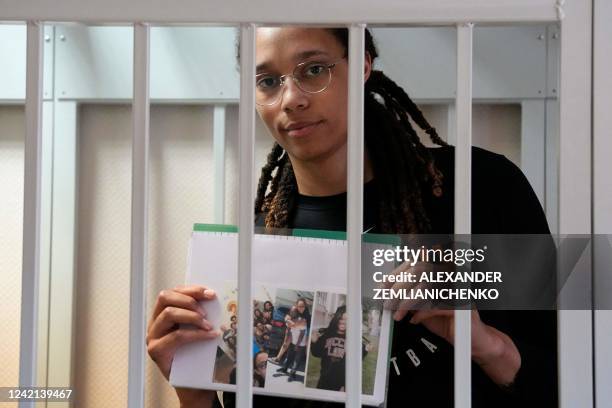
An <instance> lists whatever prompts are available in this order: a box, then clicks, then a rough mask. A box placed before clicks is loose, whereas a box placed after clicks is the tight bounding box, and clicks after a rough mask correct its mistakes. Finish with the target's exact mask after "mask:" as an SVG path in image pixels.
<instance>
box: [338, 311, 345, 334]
mask: <svg viewBox="0 0 612 408" xmlns="http://www.w3.org/2000/svg"><path fill="white" fill-rule="evenodd" d="M345 331H346V313H343V314H342V317H341V318H340V320H338V333H344V332H345Z"/></svg>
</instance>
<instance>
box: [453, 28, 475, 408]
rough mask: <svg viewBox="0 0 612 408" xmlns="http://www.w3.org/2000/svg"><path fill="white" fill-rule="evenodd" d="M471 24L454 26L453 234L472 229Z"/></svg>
mask: <svg viewBox="0 0 612 408" xmlns="http://www.w3.org/2000/svg"><path fill="white" fill-rule="evenodd" d="M473 36H474V25H473V24H472V23H465V24H459V25H458V26H457V98H456V100H455V104H456V112H457V114H456V129H457V144H456V147H455V234H470V233H471V228H472V200H471V197H472V44H473ZM471 314H472V313H471V311H470V310H455V365H454V370H455V407H459V408H468V407H470V406H471V405H472V402H471V401H472V398H471V397H472V347H471V345H472V333H471V322H472V319H471Z"/></svg>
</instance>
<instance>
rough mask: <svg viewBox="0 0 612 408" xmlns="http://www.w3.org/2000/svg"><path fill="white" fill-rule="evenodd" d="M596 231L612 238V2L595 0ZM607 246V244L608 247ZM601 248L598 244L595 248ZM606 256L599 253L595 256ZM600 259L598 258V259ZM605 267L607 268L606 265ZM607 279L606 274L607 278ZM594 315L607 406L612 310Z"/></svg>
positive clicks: (598, 386) (601, 292)
mask: <svg viewBox="0 0 612 408" xmlns="http://www.w3.org/2000/svg"><path fill="white" fill-rule="evenodd" d="M593 17H594V18H593V233H595V234H608V235H609V236H608V241H610V239H611V238H612V235H610V234H612V179H611V178H610V167H609V163H610V155H612V132H611V130H610V129H612V116H611V115H610V106H612V77H611V76H610V72H612V43H611V42H610V38H611V37H612V26H611V25H610V19H611V18H612V2H610V1H607V0H595V1H594V10H593ZM604 250H605V248H604ZM595 251H597V248H595ZM600 258H604V257H603V256H602V254H600V253H597V252H596V253H595V259H600ZM596 262H597V261H596ZM595 266H596V267H597V268H601V269H598V270H599V272H600V273H602V272H604V271H606V270H608V271H609V270H610V267H609V264H608V265H595ZM604 268H605V269H604ZM604 279H605V278H604ZM605 280H606V281H605V282H601V281H600V282H595V285H596V288H594V289H596V290H595V297H596V301H597V299H598V296H610V289H611V288H612V282H611V281H612V276H608V277H607V279H605ZM593 314H594V316H593V319H594V321H593V325H594V333H593V337H594V338H593V348H594V350H593V351H594V355H595V356H596V357H597V358H596V359H595V361H594V375H595V378H594V382H595V406H597V407H605V406H606V405H607V404H609V403H610V401H612V388H610V387H609V384H611V383H612V349H611V348H610V339H612V310H595V311H594V313H593Z"/></svg>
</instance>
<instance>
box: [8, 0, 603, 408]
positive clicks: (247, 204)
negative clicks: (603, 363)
mask: <svg viewBox="0 0 612 408" xmlns="http://www.w3.org/2000/svg"><path fill="white" fill-rule="evenodd" d="M491 3H492V1H491V0H463V1H460V2H459V1H450V0H437V1H433V0H415V1H412V2H395V1H383V2H380V3H378V4H377V6H376V7H372V4H371V2H370V1H369V0H338V1H336V2H333V3H332V2H328V3H321V4H319V5H318V7H317V8H307V9H304V10H301V12H300V13H295V10H293V9H292V8H288V7H282V4H281V3H280V2H279V1H277V0H261V1H259V2H257V4H254V3H253V2H251V1H249V0H237V2H236V3H234V4H233V7H232V8H230V7H217V5H215V4H213V3H212V2H202V1H200V0H186V1H184V2H182V3H181V7H175V8H167V7H164V6H163V5H161V4H159V5H152V4H151V3H150V2H148V1H146V0H135V1H132V2H130V3H127V4H126V3H125V2H122V1H121V0H107V1H105V2H93V1H90V2H88V4H87V5H86V6H85V5H83V7H76V8H75V7H74V2H73V1H71V0H58V1H56V2H54V3H53V4H49V5H47V4H40V3H39V2H36V1H23V0H5V2H4V5H5V7H4V10H3V12H2V13H3V15H1V16H0V18H2V19H3V20H18V21H28V54H27V55H28V64H27V72H28V73H27V97H26V119H27V131H26V132H27V137H26V150H25V152H26V155H25V168H26V171H25V180H26V181H25V202H24V261H23V286H22V328H21V349H20V353H21V354H20V385H22V386H27V385H32V384H34V383H35V371H36V369H35V361H36V356H37V352H36V349H37V348H36V340H35V339H36V336H35V334H36V324H37V319H36V317H37V316H36V310H37V308H36V299H37V291H36V289H37V287H38V280H39V278H38V276H39V261H40V259H39V256H40V255H39V252H40V251H39V242H40V166H41V157H40V146H41V136H40V135H41V97H42V95H41V93H42V53H41V50H42V29H41V27H40V26H39V25H38V23H37V21H38V20H43V21H78V22H86V23H97V24H99V23H103V24H104V23H128V24H135V30H134V36H135V49H134V55H135V68H134V84H135V89H134V91H135V92H134V158H133V159H134V163H133V177H134V179H133V197H132V199H133V205H132V270H131V274H132V281H131V283H132V287H131V311H130V317H131V318H130V326H131V333H130V334H131V341H130V383H129V389H130V390H129V406H130V407H141V406H142V404H143V388H144V387H143V384H144V382H143V378H144V370H143V364H144V360H143V359H144V322H145V319H144V316H145V314H144V300H145V297H144V288H145V271H146V268H145V265H144V260H145V259H146V257H145V255H146V247H145V245H144V244H145V242H146V207H147V206H146V201H147V200H146V196H147V189H146V180H147V171H146V170H147V154H146V152H147V146H148V105H149V104H148V85H147V84H148V37H149V36H148V26H146V25H141V24H139V22H141V21H146V22H147V23H148V24H155V23H164V24H165V23H168V24H172V23H176V24H183V23H217V24H227V23H230V24H244V23H245V22H247V21H248V22H249V24H244V25H242V26H241V32H242V34H241V38H242V44H243V45H242V49H241V55H242V60H241V65H242V71H241V72H242V74H241V101H240V102H241V110H240V124H241V126H240V191H241V193H242V194H245V195H244V196H242V194H241V197H240V218H239V220H240V222H239V228H240V232H241V234H240V240H239V248H240V250H239V270H240V275H239V301H240V304H241V305H242V306H241V308H240V310H239V321H240V330H241V331H242V332H245V333H246V332H247V331H248V330H246V329H245V328H248V323H249V321H250V319H251V318H252V314H251V313H250V309H251V302H250V276H251V274H250V264H251V263H250V259H251V236H252V232H253V213H252V206H251V203H252V189H251V172H252V165H253V134H254V109H253V108H254V104H253V91H252V89H253V88H252V85H253V83H252V81H253V75H252V73H253V68H254V67H253V65H254V28H255V25H253V24H300V23H303V24H317V25H320V24H330V25H350V24H353V25H350V32H351V39H352V40H353V43H352V45H351V49H352V53H351V62H352V64H351V66H350V78H351V79H352V80H351V82H350V84H349V92H350V95H351V99H350V109H349V111H350V112H351V113H350V118H351V119H352V120H351V123H353V122H355V120H357V121H358V122H360V120H358V119H359V118H360V117H361V116H362V106H361V103H358V102H357V100H356V98H358V97H359V96H360V95H361V92H362V91H360V88H361V82H359V81H358V80H357V79H359V78H362V75H363V72H362V66H363V65H362V64H361V65H360V64H357V63H356V62H359V61H362V59H361V58H359V57H357V56H355V54H354V53H355V51H356V50H355V47H356V45H355V44H360V43H361V41H362V36H363V27H364V26H363V25H362V23H365V22H367V23H370V24H398V25H399V24H415V25H435V24H459V27H458V30H459V32H458V34H459V35H458V53H459V55H458V57H459V60H458V61H459V64H458V67H457V71H458V84H457V85H458V92H457V101H456V107H455V108H456V112H457V114H456V121H457V144H458V147H457V160H456V162H455V166H456V173H457V174H458V175H462V176H463V178H461V179H458V180H457V181H458V184H457V187H459V185H463V186H464V189H460V188H457V189H456V190H457V191H458V192H457V197H456V199H457V205H458V207H457V208H456V219H457V223H458V224H457V225H456V231H457V232H469V227H470V223H469V220H470V206H469V197H470V190H469V183H470V176H469V169H470V167H471V166H470V158H469V151H470V144H471V143H470V133H471V128H470V127H471V123H470V121H471V118H470V115H469V112H470V108H471V95H470V94H471V81H470V78H471V58H470V56H469V54H471V37H472V26H471V23H475V24H479V23H500V24H509V23H520V22H554V21H559V20H561V22H562V24H561V31H562V34H563V36H562V41H561V65H560V66H561V87H560V94H561V95H571V98H570V97H566V98H561V102H560V145H559V159H560V168H559V195H560V205H559V221H558V224H559V231H560V232H562V233H590V232H591V207H590V205H591V204H590V203H591V183H590V168H591V155H590V150H591V133H590V127H588V125H587V124H589V123H590V119H591V104H590V100H591V99H590V80H591V77H590V75H591V69H590V67H591V65H590V64H591V59H590V57H591V54H590V47H589V46H588V44H590V41H591V37H590V21H591V12H592V10H591V2H590V1H588V0H567V1H563V0H496V1H495V7H491ZM570 78H571V80H570ZM350 126H351V128H350V130H349V135H350V136H349V150H350V152H351V153H350V156H349V185H348V197H349V200H351V202H353V203H355V204H356V206H355V207H353V205H349V214H348V217H347V229H348V231H349V234H348V243H349V248H352V249H353V250H349V265H359V261H358V260H356V259H357V258H358V257H359V250H356V248H360V243H361V235H360V231H361V228H359V227H360V226H361V217H360V216H358V215H357V213H356V211H355V208H357V209H360V202H361V200H360V197H362V194H363V191H362V187H363V186H362V184H361V183H360V177H361V176H359V173H360V169H362V166H363V163H362V156H360V155H359V154H360V152H362V151H363V150H362V149H363V146H360V143H361V142H358V141H357V140H356V138H358V136H360V135H361V134H362V132H363V129H361V128H359V127H357V128H355V127H354V126H356V124H355V123H353V124H352V125H350ZM585 126H587V128H586V130H585ZM585 164H586V165H585ZM570 169H571V171H568V170H570ZM351 209H352V211H351ZM355 262H357V263H355ZM348 282H349V287H348V296H347V300H348V302H349V316H353V319H351V321H350V326H349V334H348V338H347V342H348V347H349V348H350V350H353V349H354V348H355V347H356V345H357V344H358V343H359V338H358V337H357V336H356V335H357V334H358V324H359V323H358V322H357V319H355V317H356V316H357V315H358V314H359V309H360V307H359V304H358V302H357V301H356V300H357V299H359V296H360V293H359V292H358V291H359V284H358V283H355V282H352V280H351V279H350V278H349V279H348ZM456 316H457V329H456V330H457V344H456V349H457V352H456V353H455V355H456V362H457V364H456V366H455V369H456V372H455V378H456V387H457V390H456V392H455V398H456V402H457V404H456V406H459V407H465V406H469V403H470V395H469V391H467V390H469V388H464V389H463V390H461V389H460V388H459V387H460V386H463V387H465V386H466V382H467V385H468V386H469V382H470V375H469V373H470V365H471V364H470V361H471V359H470V354H469V353H470V346H469V344H470V343H469V339H470V324H469V322H470V320H469V312H466V311H461V312H457V314H456ZM577 328H578V329H577ZM591 329H592V327H591V315H590V313H588V312H584V313H583V312H561V313H560V336H559V342H560V393H561V394H560V396H561V406H562V407H573V406H581V407H591V406H593V401H592V397H591V391H592V389H593V378H592V371H591V363H592V350H591V347H590V344H591V343H590V334H591ZM238 346H239V347H238V349H239V354H238V386H239V388H240V389H241V390H242V392H240V393H238V405H239V406H240V407H248V406H250V405H251V393H250V391H251V382H250V374H251V369H252V368H251V364H250V361H249V358H250V353H251V351H250V350H251V347H250V345H249V339H248V338H247V337H246V336H243V337H242V338H241V339H239V345H238ZM355 355H357V356H359V355H360V353H351V352H349V354H348V358H347V366H348V370H347V390H348V391H349V392H348V396H347V402H348V405H349V406H351V407H355V406H357V404H358V403H359V400H360V395H359V391H360V388H361V384H360V374H361V370H360V369H359V368H360V366H361V361H360V358H355V357H351V356H355ZM458 377H459V378H458ZM21 406H24V407H25V406H31V405H29V404H27V403H22V405H21Z"/></svg>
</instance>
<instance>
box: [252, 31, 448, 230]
mask: <svg viewBox="0 0 612 408" xmlns="http://www.w3.org/2000/svg"><path fill="white" fill-rule="evenodd" d="M329 30H330V32H331V33H332V34H333V35H334V37H336V39H337V40H338V41H339V42H340V43H341V44H342V45H343V46H344V49H345V50H346V49H348V30H347V29H345V28H338V29H329ZM365 51H366V52H367V53H368V54H369V55H370V57H371V58H372V61H373V60H374V59H375V58H376V57H377V56H378V52H377V50H376V46H375V45H374V40H373V38H372V35H371V33H370V31H369V30H367V29H366V32H365ZM345 56H346V55H345ZM364 111H365V115H364V116H365V123H364V133H365V147H366V149H367V152H368V155H369V157H370V160H371V163H372V171H373V172H374V175H375V180H376V182H375V188H376V189H377V190H378V191H377V193H378V197H379V203H378V211H377V212H378V225H379V229H380V232H383V233H404V234H413V233H424V232H428V231H429V230H430V229H431V223H430V220H429V218H428V216H427V213H426V211H425V205H424V195H423V194H424V193H426V192H427V191H430V192H431V194H433V195H434V196H437V197H439V196H441V195H442V178H443V176H442V173H441V172H440V171H439V170H438V169H437V168H436V166H435V163H434V161H433V158H432V156H431V154H430V152H429V150H428V149H427V148H426V147H425V146H424V145H423V143H421V141H420V139H419V137H418V135H417V133H416V132H415V130H414V129H413V127H412V125H411V124H410V121H409V119H412V120H413V121H414V123H416V124H417V125H418V126H419V127H420V128H421V129H423V130H424V131H425V132H426V133H427V134H428V135H429V137H430V138H431V140H432V142H433V143H435V144H437V145H440V146H446V145H447V143H446V142H445V141H443V140H442V139H441V138H440V137H439V136H438V134H437V132H436V130H435V129H434V128H433V127H432V126H431V125H430V124H429V122H427V120H426V119H425V117H424V116H423V113H422V112H421V111H420V110H419V108H418V107H417V106H416V104H415V103H414V102H413V101H412V99H410V97H409V96H408V94H406V92H405V91H404V90H403V89H402V88H401V87H400V86H398V85H397V84H396V83H395V82H393V81H392V80H391V79H390V78H388V77H387V76H386V75H385V74H384V73H383V72H382V71H377V70H373V71H372V72H371V73H370V77H369V79H368V81H367V82H366V84H365V100H364ZM275 170H276V172H275V173H274V175H273V174H272V173H273V172H274V171H275ZM268 186H270V191H269V193H268V194H267V195H266V194H265V193H266V190H267V189H268ZM297 191H298V190H297V182H296V180H295V175H294V174H293V168H292V167H291V161H290V160H289V157H288V154H287V153H286V152H285V151H284V150H283V148H282V147H281V146H280V145H279V144H278V143H275V144H274V147H273V148H272V151H271V152H270V154H269V155H268V159H267V162H266V164H265V165H264V167H263V168H262V170H261V176H260V178H259V183H258V186H257V198H256V199H255V213H259V212H263V213H266V218H265V225H266V227H267V228H286V227H287V226H288V223H289V220H290V217H291V214H292V211H293V209H294V203H295V197H296V196H297Z"/></svg>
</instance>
